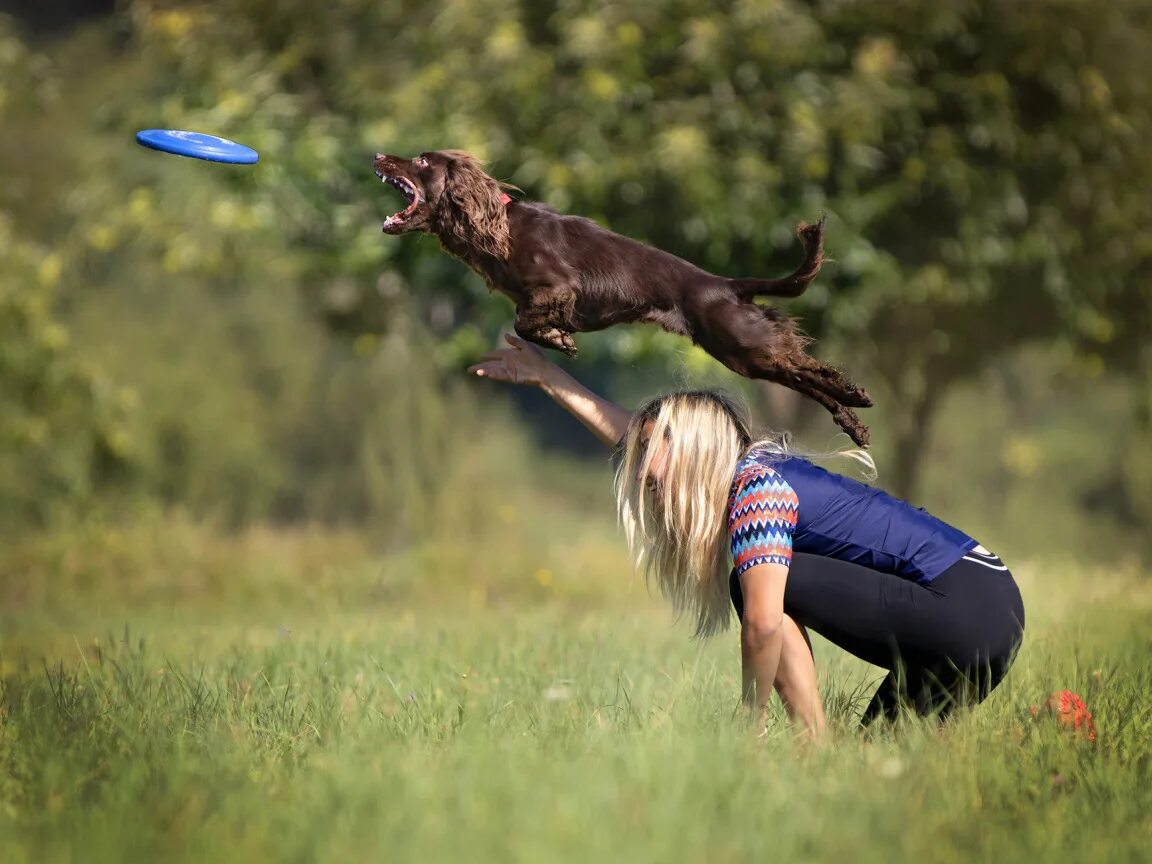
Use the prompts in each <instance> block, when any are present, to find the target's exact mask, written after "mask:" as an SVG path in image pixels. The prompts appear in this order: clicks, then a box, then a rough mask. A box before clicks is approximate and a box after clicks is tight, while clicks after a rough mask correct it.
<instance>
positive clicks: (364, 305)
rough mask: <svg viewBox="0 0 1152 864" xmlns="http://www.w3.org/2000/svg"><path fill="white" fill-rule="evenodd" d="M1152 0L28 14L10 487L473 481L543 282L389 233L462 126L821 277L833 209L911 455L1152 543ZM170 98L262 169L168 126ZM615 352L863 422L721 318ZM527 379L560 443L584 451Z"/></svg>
mask: <svg viewBox="0 0 1152 864" xmlns="http://www.w3.org/2000/svg"><path fill="white" fill-rule="evenodd" d="M1149 16H1150V12H1149V7H1148V4H1147V3H1144V2H1139V0H1118V2H1114V3H1109V4H1107V5H1106V6H1104V7H1100V6H1099V4H1090V3H1085V2H1079V0H1046V2H1039V0H1028V2H1008V0H999V2H997V0H968V2H960V3H952V4H947V5H946V6H944V7H941V6H940V5H939V4H935V3H928V2H924V0H899V2H892V3H884V4H877V3H865V2H846V0H835V2H833V0H826V2H815V3H799V2H784V0H773V2H768V0H757V2H754V0H743V2H730V3H722V4H713V3H702V2H701V3H697V2H689V0H675V2H674V0H660V2H650V3H642V4H641V3H636V4H627V3H609V2H592V0H585V2H571V0H564V2H533V3H527V2H523V3H517V2H511V0H435V2H424V3H410V2H389V3H381V2H375V0H372V2H370V0H334V2H331V3H325V4H318V3H315V2H312V0H284V2H279V0H278V2H275V3H272V2H264V0H221V2H216V3H188V2H143V0H135V2H133V0H127V2H121V3H120V4H119V5H118V6H117V9H116V12H115V13H114V14H112V15H110V16H104V17H98V18H96V19H93V20H91V21H88V22H87V23H85V24H83V25H78V26H75V27H72V28H66V29H63V30H53V31H52V32H51V35H45V36H41V35H39V34H38V33H37V32H34V31H31V30H28V29H26V28H23V27H22V25H21V23H20V22H19V21H18V20H16V19H13V18H4V17H0V82H2V83H0V125H2V126H3V128H4V135H3V136H0V157H2V158H0V242H2V243H3V247H4V249H5V253H4V255H3V258H0V388H2V389H0V399H2V401H3V414H2V415H0V442H3V443H2V447H0V514H3V518H4V519H5V520H6V521H7V522H9V523H10V524H11V525H13V526H14V527H16V528H19V527H20V526H40V527H41V528H45V527H46V528H48V529H49V530H51V528H52V526H54V525H59V524H60V520H65V521H69V520H74V519H76V518H79V517H85V518H87V517H88V516H90V515H91V514H98V515H99V518H101V519H110V520H112V521H117V520H122V519H124V518H134V517H133V516H132V515H131V514H134V513H139V512H140V509H139V508H142V507H143V508H159V509H160V510H172V509H175V510H178V511H182V512H187V513H189V514H191V516H192V517H193V518H209V519H213V520H219V522H220V523H221V524H222V525H224V526H226V527H231V528H238V527H242V526H250V525H254V524H257V523H262V522H269V521H271V522H275V523H280V524H283V523H292V524H301V523H315V522H321V523H327V524H331V523H344V524H352V525H359V526H363V527H366V528H368V530H370V531H371V532H374V533H376V534H377V535H379V536H383V535H387V536H388V537H389V538H391V539H392V540H396V539H398V538H401V537H403V538H406V541H410V540H412V539H413V537H415V536H416V535H417V534H419V533H420V531H422V530H424V526H426V525H427V523H429V522H431V521H434V518H433V516H432V514H434V513H436V512H438V511H437V507H440V506H442V504H443V501H444V500H446V499H449V498H452V497H453V494H452V492H451V489H450V487H451V484H452V482H453V478H454V476H455V475H454V474H453V470H452V468H451V464H452V463H453V462H454V461H457V460H463V459H465V457H464V456H462V455H460V454H463V453H466V452H467V453H474V454H476V453H481V454H482V453H485V452H486V448H489V447H492V446H494V445H493V439H494V438H495V436H496V433H495V432H494V431H493V430H494V429H495V428H497V425H494V424H498V423H499V422H500V421H497V420H496V419H495V418H496V416H497V415H498V414H499V413H500V412H499V410H497V409H496V408H495V407H494V406H497V405H500V404H503V401H502V400H503V399H504V397H503V396H502V395H501V396H497V395H495V394H491V393H483V402H481V400H480V398H478V397H480V396H481V391H479V390H477V389H476V388H475V387H473V386H469V385H468V384H467V383H465V382H462V375H461V374H460V372H461V370H462V368H463V366H464V365H465V364H466V363H467V361H469V360H470V359H473V358H475V356H477V354H479V353H480V352H481V351H483V350H484V349H485V348H486V347H487V346H489V345H491V344H493V343H494V342H495V341H496V339H497V338H498V333H499V331H500V330H501V328H504V327H507V326H508V325H509V323H510V312H511V309H510V304H509V303H508V301H507V300H506V299H505V298H503V297H500V296H489V295H488V294H487V292H486V291H485V289H484V288H483V286H482V285H481V284H480V282H479V280H478V279H477V278H476V277H474V276H473V275H472V274H470V273H469V272H468V271H467V270H466V269H465V268H464V267H463V266H462V265H460V264H459V263H458V262H456V261H454V260H452V259H450V258H449V257H448V256H446V255H444V254H443V253H442V252H441V251H440V250H439V248H438V247H437V245H436V243H435V242H434V241H433V240H431V239H429V238H415V237H408V238H402V239H393V238H383V237H381V236H380V235H379V233H378V231H377V230H376V229H377V225H378V223H379V221H380V219H381V217H382V215H384V214H385V213H387V212H390V210H391V209H395V206H396V205H397V203H398V199H397V197H396V196H395V195H393V194H391V192H390V191H388V190H382V189H381V188H380V186H379V185H378V183H377V182H376V180H375V178H374V177H373V175H372V173H371V170H370V168H369V162H370V158H371V154H372V153H373V152H375V151H376V150H386V151H389V152H398V153H408V152H415V151H419V150H424V149H432V148H437V147H448V146H452V147H460V148H465V149H469V150H472V151H475V152H477V153H479V154H480V155H482V156H483V157H484V158H486V159H487V160H488V161H489V163H490V165H491V168H492V170H493V171H494V173H496V174H497V175H498V176H500V177H501V178H502V179H507V180H509V181H511V182H514V183H516V184H517V185H519V186H520V187H521V188H522V189H523V190H524V192H525V194H526V195H527V196H529V197H531V198H535V199H540V200H544V201H547V202H549V203H551V204H553V205H554V206H556V207H558V208H560V209H563V210H570V211H572V212H578V213H582V214H584V215H587V216H590V217H592V218H595V219H597V220H599V221H601V222H602V223H604V224H606V225H609V226H610V227H612V228H614V229H615V230H618V231H621V232H623V233H626V234H630V235H632V236H635V237H638V238H641V239H644V240H647V241H649V242H652V243H655V244H657V245H660V246H662V247H663V248H666V249H669V250H671V251H674V252H676V253H678V254H681V255H683V256H684V257H686V258H689V259H690V260H693V261H694V262H696V263H698V264H700V265H701V266H704V267H706V268H709V269H711V270H714V271H717V272H721V273H729V274H746V275H768V274H771V273H774V272H778V271H781V270H783V269H786V268H787V267H789V266H790V265H791V264H792V263H793V260H794V257H795V254H796V251H797V250H796V245H795V242H794V239H793V237H792V228H793V226H794V224H795V223H796V222H797V221H800V220H802V219H811V218H814V217H816V216H817V215H819V214H821V213H825V214H827V216H828V245H829V250H830V253H831V255H832V258H833V263H832V264H831V265H830V266H829V267H828V269H827V270H826V272H825V275H824V276H823V277H822V278H821V279H820V280H819V281H818V282H817V284H816V285H814V286H813V287H812V288H811V289H810V290H809V292H808V293H807V294H806V295H805V296H804V297H803V298H801V299H800V300H798V301H796V302H794V303H793V304H792V310H793V311H794V312H795V313H796V314H797V315H798V316H799V317H800V318H801V319H802V321H803V324H804V326H805V328H806V329H807V330H808V331H809V332H810V333H812V334H813V335H815V336H817V337H818V339H819V341H818V343H817V349H816V350H817V351H819V352H820V353H822V354H823V355H824V356H826V357H827V358H829V359H831V360H833V361H835V362H839V363H841V364H843V365H845V366H846V367H847V368H848V370H849V372H850V373H851V374H852V376H853V377H855V378H857V379H858V380H860V381H861V382H863V383H864V384H865V385H866V386H868V387H869V389H870V390H871V391H872V392H873V394H874V396H875V397H876V399H877V402H878V407H877V408H876V409H874V410H872V411H870V412H867V413H868V418H867V419H868V421H869V422H870V423H871V424H872V426H873V429H874V441H875V450H876V454H877V457H878V460H879V462H880V467H881V482H882V483H885V484H887V485H888V486H889V487H890V488H892V489H893V490H895V491H897V492H898V493H901V494H905V495H909V496H912V497H913V498H914V499H915V500H917V501H918V502H919V503H924V504H926V505H927V506H929V507H930V508H932V509H935V510H938V511H941V512H942V513H944V515H947V516H950V517H952V518H955V519H969V520H971V519H975V518H981V519H983V520H984V522H983V523H977V524H974V525H973V524H971V522H969V524H968V525H967V526H966V527H969V528H970V530H972V531H974V532H976V533H980V534H981V536H982V537H983V536H985V535H989V540H990V542H992V543H1000V544H1001V545H1003V544H1004V543H1018V544H1020V545H1021V546H1023V547H1026V548H1040V547H1044V546H1049V545H1059V542H1058V541H1057V538H1058V537H1059V538H1063V541H1064V542H1066V543H1067V545H1070V546H1074V547H1075V548H1076V549H1077V552H1078V554H1079V553H1084V552H1085V550H1086V544H1087V543H1088V542H1089V541H1093V542H1096V543H1098V544H1099V545H1100V546H1101V547H1108V548H1109V549H1111V548H1119V549H1120V551H1123V550H1124V549H1126V548H1129V547H1132V548H1136V547H1138V546H1139V545H1140V542H1141V541H1142V540H1143V539H1144V538H1146V537H1147V535H1148V530H1147V529H1148V525H1149V520H1150V516H1152V498H1150V495H1149V492H1148V489H1149V488H1152V484H1149V483H1148V479H1149V477H1152V455H1150V454H1152V447H1150V446H1149V445H1150V444H1152V431H1150V430H1152V408H1150V404H1152V386H1150V385H1149V372H1150V371H1152V359H1150V349H1149V347H1148V341H1149V340H1148V338H1147V337H1148V334H1149V332H1150V327H1152V312H1150V309H1152V304H1150V302H1149V301H1150V291H1149V272H1150V269H1149V260H1150V256H1152V228H1150V226H1152V219H1150V218H1149V217H1150V213H1149V210H1150V208H1152V204H1150V203H1149V202H1150V199H1149V197H1148V196H1147V194H1146V190H1147V188H1149V181H1150V180H1152V178H1150V177H1149V171H1150V169H1149V167H1148V164H1149V163H1148V160H1147V159H1144V158H1142V146H1143V142H1145V141H1147V140H1148V139H1149V135H1150V133H1152V94H1150V93H1149V84H1148V83H1147V82H1148V81H1149V80H1152V75H1149V74H1147V73H1148V72H1149V71H1152V70H1149V69H1147V68H1146V67H1147V66H1148V58H1149V57H1152V50H1150V49H1152V33H1150V28H1149ZM155 126H159V127H176V128H192V129H203V130H209V131H213V132H216V133H219V134H223V135H227V136H230V137H233V138H236V139H238V140H242V141H245V142H246V143H249V144H251V145H252V146H254V147H256V148H257V149H258V150H259V151H260V153H261V157H262V158H261V162H260V164H259V165H258V166H256V167H255V168H251V169H244V168H231V167H223V166H211V165H208V164H202V163H195V162H192V161H190V160H182V159H176V158H171V157H164V156H161V155H159V154H155V153H151V152H148V151H144V150H141V149H140V148H138V147H136V146H135V145H134V144H133V143H132V140H131V135H132V133H133V132H134V131H135V130H136V129H138V128H143V127H155ZM580 341H581V344H582V346H583V348H584V351H583V356H582V359H581V360H580V361H579V362H578V363H577V364H575V366H574V367H573V369H574V371H575V372H576V373H577V374H578V375H581V376H582V377H584V378H585V379H586V380H589V381H590V382H592V383H594V384H595V385H596V386H598V387H601V388H603V389H604V390H606V391H608V392H609V393H611V394H613V395H615V396H617V397H618V398H620V399H623V400H629V399H635V398H638V397H639V396H641V395H644V394H645V393H648V392H651V391H652V390H653V389H657V388H661V387H668V386H672V385H674V384H676V383H683V382H686V381H708V382H713V383H719V384H722V385H724V386H728V387H729V388H731V389H736V390H739V391H741V392H742V393H743V394H744V395H745V396H746V397H747V398H748V399H749V400H750V402H751V403H752V404H753V406H754V408H755V409H756V410H757V412H758V415H759V416H760V418H761V419H762V420H763V421H764V422H766V423H774V422H775V423H785V422H786V423H788V424H789V425H794V426H796V427H797V428H798V430H799V432H800V434H801V437H802V438H806V439H807V440H809V441H811V442H812V443H813V444H814V445H815V446H820V447H822V446H824V445H825V444H827V443H828V441H829V440H830V439H831V437H832V426H831V425H830V424H829V423H828V420H827V418H826V417H825V416H823V415H822V414H821V412H820V411H819V409H816V408H814V407H813V406H809V405H806V404H801V405H796V404H795V403H793V402H789V401H788V400H787V399H786V398H785V399H783V401H781V397H780V396H779V394H772V393H770V392H769V391H768V390H767V389H766V388H763V387H760V386H758V385H753V384H750V383H748V382H744V381H741V380H738V379H735V378H734V377H733V376H731V375H729V374H728V373H726V372H725V371H724V370H721V369H719V368H718V367H717V365H716V364H714V363H713V362H712V361H711V360H709V359H708V358H707V357H705V356H704V355H702V354H701V353H700V352H698V351H695V350H693V349H691V348H690V346H688V345H687V344H686V343H685V342H684V341H683V340H679V339H675V338H672V337H670V336H668V335H667V334H663V333H659V332H657V331H654V330H651V329H646V328H616V329H614V330H612V331H609V332H607V333H604V334H594V335H589V336H584V337H581V340H580ZM519 398H520V402H521V403H522V407H523V406H526V407H527V410H529V411H534V412H535V413H532V414H531V415H530V416H531V417H532V418H533V419H534V428H535V429H536V430H537V432H538V433H539V435H538V436H537V438H538V439H539V440H542V441H543V442H544V443H545V444H552V445H555V446H557V447H559V448H560V449H561V450H565V449H567V450H568V451H571V452H575V450H576V449H579V448H578V446H577V442H578V441H579V439H578V436H577V434H576V433H574V431H573V428H572V426H571V425H565V424H564V423H563V422H562V418H558V417H557V415H556V414H555V413H549V412H547V411H543V410H542V409H540V406H539V405H538V404H536V403H533V402H532V400H530V399H527V400H526V399H525V398H524V397H519ZM499 428H501V429H503V430H505V431H506V429H507V427H506V426H500V427H499ZM500 434H502V435H503V434H505V432H501V433H500ZM508 434H515V433H508ZM493 452H495V451H493ZM476 458H479V459H480V460H481V461H482V462H484V464H487V465H489V466H496V467H494V468H493V470H494V471H495V472H496V473H497V474H499V472H500V471H504V472H505V473H510V474H513V475H516V474H517V473H518V468H517V466H516V465H514V464H511V465H505V466H502V467H501V466H499V465H497V463H498V461H499V460H496V459H493V458H488V457H485V456H478V457H476ZM523 474H524V472H523V471H519V475H523ZM477 488H478V489H480V490H481V491H480V493H479V494H481V495H491V494H495V493H494V492H493V490H494V489H495V488H497V487H496V484H495V483H489V484H488V485H487V486H480V487H477ZM989 513H995V514H997V518H996V519H995V520H988V519H987V515H988V514H989ZM989 522H991V523H992V524H988V523H989ZM385 526H386V527H385ZM985 526H986V527H985ZM1054 526H1060V528H1059V531H1057V530H1055V529H1054ZM1067 531H1071V532H1072V534H1071V535H1069V534H1067V533H1066V532H1067ZM413 532H415V534H414V533H413ZM1117 538H1119V539H1117ZM1117 544H1119V545H1117ZM1093 554H1095V551H1094V552H1093Z"/></svg>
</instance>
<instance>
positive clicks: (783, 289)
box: [729, 216, 824, 300]
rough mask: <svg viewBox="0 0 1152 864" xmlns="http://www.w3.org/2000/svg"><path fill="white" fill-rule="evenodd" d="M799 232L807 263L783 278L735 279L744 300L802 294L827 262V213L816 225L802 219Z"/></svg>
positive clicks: (734, 285) (733, 286)
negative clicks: (825, 217)
mask: <svg viewBox="0 0 1152 864" xmlns="http://www.w3.org/2000/svg"><path fill="white" fill-rule="evenodd" d="M796 236H797V237H799V238H800V242H801V243H802V244H803V246H804V263H803V264H801V265H800V266H799V267H798V268H797V269H796V270H795V271H794V272H793V273H791V274H789V275H788V276H785V277H784V278H783V279H732V280H730V282H729V284H730V285H731V286H732V289H733V290H734V291H735V292H736V295H737V296H738V297H739V298H740V299H741V300H751V299H752V298H753V297H759V296H763V295H767V296H770V297H799V296H800V295H801V294H803V293H804V289H805V288H807V287H808V283H809V282H811V281H812V280H813V279H815V278H816V274H818V273H819V272H820V267H821V266H822V265H823V264H824V217H823V216H821V217H820V221H819V222H816V223H815V224H813V225H806V224H804V223H803V222H802V223H800V225H799V226H798V227H797V228H796Z"/></svg>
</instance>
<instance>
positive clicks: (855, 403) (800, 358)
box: [789, 353, 872, 408]
mask: <svg viewBox="0 0 1152 864" xmlns="http://www.w3.org/2000/svg"><path fill="white" fill-rule="evenodd" d="M789 359H790V360H791V361H792V363H793V365H795V367H796V369H797V371H798V372H803V373H805V374H807V375H809V376H811V378H812V379H813V381H814V382H817V383H816V386H817V387H819V388H820V389H821V390H823V391H824V392H825V393H827V394H828V395H829V396H831V397H832V398H833V399H835V400H836V401H837V402H839V403H841V404H842V405H847V406H848V407H850V408H871V407H872V397H871V396H869V395H868V391H866V390H865V389H864V388H863V387H857V386H856V385H855V384H853V383H852V382H851V381H849V380H848V378H847V376H846V375H845V374H844V373H843V372H841V371H840V370H839V369H837V368H836V367H835V366H829V365H828V364H827V363H821V362H820V361H819V360H817V359H816V358H815V357H811V356H809V355H808V354H803V353H800V354H795V355H793V356H792V357H790V358H789Z"/></svg>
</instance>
